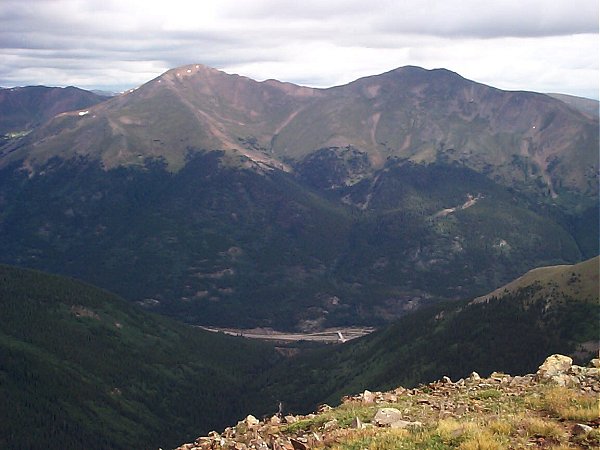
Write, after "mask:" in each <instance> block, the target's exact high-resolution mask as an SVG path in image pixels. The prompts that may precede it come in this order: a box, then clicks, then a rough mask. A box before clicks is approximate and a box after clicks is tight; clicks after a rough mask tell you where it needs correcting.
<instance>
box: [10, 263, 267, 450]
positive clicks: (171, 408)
mask: <svg viewBox="0 0 600 450" xmlns="http://www.w3.org/2000/svg"><path fill="white" fill-rule="evenodd" d="M276 359H277V358H275V356H274V354H273V353H272V350H270V349H269V348H267V347H263V346H261V345H256V344H255V343H252V342H246V341H242V340H240V339H236V338H229V337H225V336H221V335H215V334H212V333H207V332H203V331H201V330H198V329H192V328H190V327H188V326H185V325H181V324H177V323H174V322H171V321H169V320H167V319H164V318H161V317H157V316H154V315H151V314H148V313H145V312H143V311H140V310H138V309H136V308H135V307H133V306H132V305H130V304H128V303H127V302H125V301H124V300H122V299H120V298H118V297H116V296H114V295H112V294H109V293H107V292H105V291H101V290H99V289H97V288H94V287H92V286H89V285H86V284H83V283H80V282H76V281H73V280H69V279H65V278H62V277H57V276H51V275H46V274H42V273H39V272H34V271H29V270H23V269H17V268H12V267H8V266H0V447H3V448H9V447H10V448H13V449H19V448H22V449H25V448H26V449H35V448H86V449H93V448H115V449H117V448H123V449H126V448H152V447H154V448H156V447H157V446H165V445H166V446H168V445H173V444H174V443H175V442H176V441H175V439H181V435H182V434H184V435H188V436H192V435H193V433H197V430H198V428H199V427H200V428H203V429H204V430H205V431H209V430H210V429H212V428H215V427H219V426H222V425H223V424H225V423H228V422H230V421H232V420H235V419H237V418H238V417H239V416H240V415H242V414H243V413H244V412H245V411H246V409H247V408H248V405H247V404H246V403H245V401H247V400H248V398H247V397H248V396H247V395H246V396H242V393H245V392H246V393H247V389H248V383H249V382H250V380H251V379H252V378H253V377H255V376H256V375H257V374H258V373H261V372H262V371H263V370H265V368H266V367H268V366H269V365H270V364H272V363H273V362H274V361H275V360H276ZM250 392H252V390H250ZM259 404H260V400H259Z"/></svg>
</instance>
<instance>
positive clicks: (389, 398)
mask: <svg viewBox="0 0 600 450" xmlns="http://www.w3.org/2000/svg"><path fill="white" fill-rule="evenodd" d="M599 399H600V359H593V360H592V361H591V363H590V365H589V367H581V366H577V365H574V364H573V361H572V359H571V358H569V357H567V356H563V355H552V356H550V357H548V358H547V359H546V361H545V362H544V363H543V364H542V365H541V366H540V367H539V369H538V371H537V372H536V373H535V374H529V375H524V376H511V375H508V374H505V373H499V372H494V373H492V374H491V375H490V377H489V378H482V377H480V376H479V375H478V374H477V373H475V372H473V373H472V374H471V375H470V376H469V377H467V378H466V379H460V380H458V381H456V382H453V381H452V380H451V379H450V378H448V377H443V378H442V379H440V380H439V381H435V382H432V383H429V384H426V385H420V386H419V387H417V388H414V389H405V388H403V387H398V388H396V389H394V390H391V391H387V392H370V391H364V392H363V393H361V394H358V395H354V396H347V397H344V398H343V399H342V404H341V405H340V406H338V407H336V408H332V407H330V406H328V405H321V406H320V407H319V408H318V410H317V411H316V412H315V413H314V414H309V415H306V416H295V415H285V414H282V413H279V414H276V415H274V416H272V417H266V418H264V419H263V420H258V419H257V418H256V417H254V416H252V415H249V416H247V417H246V418H245V419H244V420H242V421H240V422H238V424H237V425H235V426H233V427H228V428H226V429H225V430H224V431H223V432H222V433H217V432H216V431H212V432H210V433H209V434H208V435H207V436H203V437H199V438H197V439H196V441H195V442H193V443H188V444H184V445H182V446H180V447H178V448H177V450H208V449H236V450H246V449H260V450H268V449H273V450H307V449H326V448H332V449H363V448H364V449H367V448H368V449H388V448H397V449H431V448H435V449H454V448H459V449H491V450H493V449H506V448H511V449H520V448H544V449H555V450H558V449H575V448H579V449H591V448H598V446H599V445H600V430H599V425H600V414H599Z"/></svg>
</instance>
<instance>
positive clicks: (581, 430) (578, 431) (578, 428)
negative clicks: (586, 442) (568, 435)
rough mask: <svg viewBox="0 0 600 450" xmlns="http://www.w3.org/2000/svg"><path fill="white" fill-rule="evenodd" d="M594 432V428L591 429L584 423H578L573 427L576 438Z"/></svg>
mask: <svg viewBox="0 0 600 450" xmlns="http://www.w3.org/2000/svg"><path fill="white" fill-rule="evenodd" d="M592 430H593V428H592V427H590V426H589V425H585V424H583V423H576V424H575V425H573V434H574V435H575V436H582V435H586V434H588V433H589V432H590V431H592Z"/></svg>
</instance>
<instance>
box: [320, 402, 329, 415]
mask: <svg viewBox="0 0 600 450" xmlns="http://www.w3.org/2000/svg"><path fill="white" fill-rule="evenodd" d="M332 409H333V408H332V407H331V406H329V405H328V404H326V403H323V404H322V405H319V407H318V408H317V412H318V413H319V414H321V413H324V412H327V411H331V410H332Z"/></svg>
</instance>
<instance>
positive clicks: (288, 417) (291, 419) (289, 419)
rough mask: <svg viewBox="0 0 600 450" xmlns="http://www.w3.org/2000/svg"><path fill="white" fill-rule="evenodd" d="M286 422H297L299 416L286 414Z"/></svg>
mask: <svg viewBox="0 0 600 450" xmlns="http://www.w3.org/2000/svg"><path fill="white" fill-rule="evenodd" d="M284 419H285V423H296V422H298V418H297V417H296V416H285V417H284Z"/></svg>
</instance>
